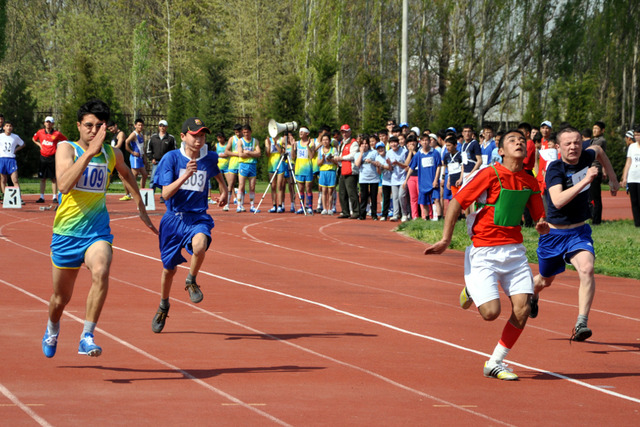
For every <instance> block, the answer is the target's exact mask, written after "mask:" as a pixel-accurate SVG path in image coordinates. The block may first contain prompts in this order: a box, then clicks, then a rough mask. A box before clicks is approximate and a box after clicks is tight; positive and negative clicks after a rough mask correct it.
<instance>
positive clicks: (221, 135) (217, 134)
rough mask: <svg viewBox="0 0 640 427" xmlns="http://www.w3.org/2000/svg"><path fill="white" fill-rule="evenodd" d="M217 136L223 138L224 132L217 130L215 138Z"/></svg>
mask: <svg viewBox="0 0 640 427" xmlns="http://www.w3.org/2000/svg"><path fill="white" fill-rule="evenodd" d="M219 136H220V137H222V138H224V132H218V133H216V138H217V137H219Z"/></svg>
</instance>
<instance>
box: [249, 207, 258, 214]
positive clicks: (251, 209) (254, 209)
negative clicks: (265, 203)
mask: <svg viewBox="0 0 640 427" xmlns="http://www.w3.org/2000/svg"><path fill="white" fill-rule="evenodd" d="M249 212H251V213H260V209H256V208H254V207H253V206H251V207H250V208H249Z"/></svg>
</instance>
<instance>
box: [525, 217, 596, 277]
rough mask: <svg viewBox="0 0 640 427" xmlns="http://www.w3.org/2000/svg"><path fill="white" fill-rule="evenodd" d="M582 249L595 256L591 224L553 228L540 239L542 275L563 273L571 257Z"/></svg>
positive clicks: (539, 259)
mask: <svg viewBox="0 0 640 427" xmlns="http://www.w3.org/2000/svg"><path fill="white" fill-rule="evenodd" d="M580 251H588V252H591V253H592V254H593V255H594V256H595V252H594V249H593V239H592V238H591V227H590V226H589V224H584V225H582V226H580V227H576V228H570V229H561V230H560V229H557V228H552V229H551V231H549V233H548V234H543V235H541V236H540V238H539V240H538V249H537V251H536V252H537V253H538V267H539V270H540V275H541V276H542V277H551V276H555V275H556V274H560V273H562V272H563V271H564V270H565V268H566V264H570V263H571V258H572V257H573V256H574V255H575V254H576V253H577V252H580Z"/></svg>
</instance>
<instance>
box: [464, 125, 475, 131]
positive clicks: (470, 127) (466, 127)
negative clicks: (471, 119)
mask: <svg viewBox="0 0 640 427" xmlns="http://www.w3.org/2000/svg"><path fill="white" fill-rule="evenodd" d="M465 129H471V130H472V131H473V125H470V124H466V125H463V126H462V130H465Z"/></svg>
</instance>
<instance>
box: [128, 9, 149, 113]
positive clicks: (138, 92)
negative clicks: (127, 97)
mask: <svg viewBox="0 0 640 427" xmlns="http://www.w3.org/2000/svg"><path fill="white" fill-rule="evenodd" d="M149 44H150V41H149V30H148V26H147V21H142V22H140V24H138V26H136V28H135V30H134V32H133V66H132V67H131V93H132V94H133V109H132V110H133V111H132V112H133V115H134V116H136V115H137V114H138V108H139V104H140V101H141V100H142V99H143V98H144V95H145V92H146V80H147V79H146V74H147V71H148V69H149V65H150V60H149Z"/></svg>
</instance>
